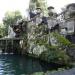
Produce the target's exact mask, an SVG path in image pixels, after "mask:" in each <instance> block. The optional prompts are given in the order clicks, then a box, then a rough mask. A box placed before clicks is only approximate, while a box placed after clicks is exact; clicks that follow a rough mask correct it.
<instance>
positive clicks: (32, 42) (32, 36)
mask: <svg viewBox="0 0 75 75" xmlns="http://www.w3.org/2000/svg"><path fill="white" fill-rule="evenodd" d="M45 30H46V26H45V25H41V26H38V25H36V24H35V23H34V22H30V23H29V24H28V44H29V48H28V53H31V54H35V55H37V56H39V55H40V54H41V53H42V52H43V51H45V50H47V49H46V48H45V46H44V45H39V44H38V42H40V40H43V41H44V40H46V39H47V37H46V34H45Z"/></svg>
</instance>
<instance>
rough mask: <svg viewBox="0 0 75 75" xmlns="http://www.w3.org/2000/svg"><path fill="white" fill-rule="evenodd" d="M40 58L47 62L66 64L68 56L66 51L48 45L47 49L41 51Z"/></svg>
mask: <svg viewBox="0 0 75 75" xmlns="http://www.w3.org/2000/svg"><path fill="white" fill-rule="evenodd" d="M40 58H41V59H42V60H45V61H48V62H54V63H59V64H67V63H68V61H69V56H68V55H67V54H66V52H65V51H64V50H61V49H59V48H58V47H54V46H50V47H48V50H47V51H44V52H42V53H41V54H40Z"/></svg>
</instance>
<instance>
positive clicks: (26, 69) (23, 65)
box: [0, 55, 53, 75]
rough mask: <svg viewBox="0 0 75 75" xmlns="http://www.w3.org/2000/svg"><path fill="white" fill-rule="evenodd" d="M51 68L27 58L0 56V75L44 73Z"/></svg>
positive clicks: (44, 63)
mask: <svg viewBox="0 0 75 75" xmlns="http://www.w3.org/2000/svg"><path fill="white" fill-rule="evenodd" d="M52 68H53V66H52V65H50V64H48V63H46V62H42V61H39V60H36V59H33V58H30V57H27V56H19V55H0V75H22V74H24V75H25V74H28V75H29V74H31V73H33V72H41V71H43V72H45V71H47V70H50V69H52Z"/></svg>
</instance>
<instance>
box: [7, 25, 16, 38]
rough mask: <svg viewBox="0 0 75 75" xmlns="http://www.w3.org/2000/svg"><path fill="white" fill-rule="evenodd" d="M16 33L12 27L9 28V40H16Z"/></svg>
mask: <svg viewBox="0 0 75 75" xmlns="http://www.w3.org/2000/svg"><path fill="white" fill-rule="evenodd" d="M15 35H16V33H15V32H14V31H13V28H12V27H11V26H9V27H8V38H14V37H15Z"/></svg>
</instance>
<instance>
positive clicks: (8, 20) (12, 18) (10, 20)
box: [3, 11, 22, 35]
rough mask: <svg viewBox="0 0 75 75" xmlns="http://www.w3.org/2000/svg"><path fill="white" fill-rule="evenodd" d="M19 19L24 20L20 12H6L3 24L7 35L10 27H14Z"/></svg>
mask: <svg viewBox="0 0 75 75" xmlns="http://www.w3.org/2000/svg"><path fill="white" fill-rule="evenodd" d="M19 19H22V15H21V13H20V12H19V11H14V12H6V14H5V17H4V18H3V24H4V26H5V32H6V35H7V33H8V27H9V25H10V26H11V25H14V24H15V23H16V22H17V20H19Z"/></svg>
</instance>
